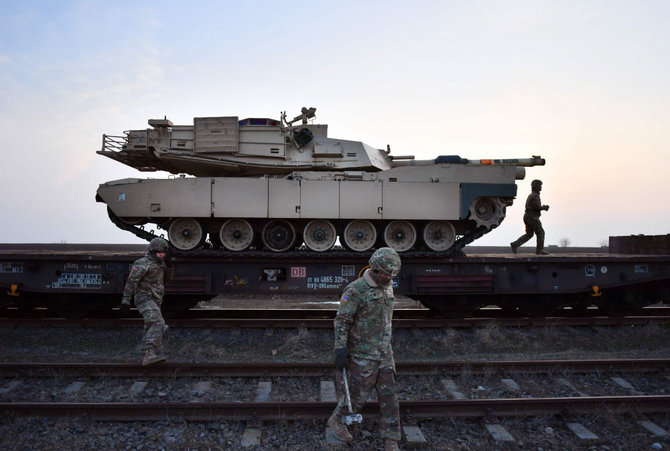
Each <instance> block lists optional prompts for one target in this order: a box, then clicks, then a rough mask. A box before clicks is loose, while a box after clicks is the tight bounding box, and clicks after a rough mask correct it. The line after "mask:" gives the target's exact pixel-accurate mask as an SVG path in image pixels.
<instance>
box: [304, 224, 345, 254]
mask: <svg viewBox="0 0 670 451" xmlns="http://www.w3.org/2000/svg"><path fill="white" fill-rule="evenodd" d="M302 238H303V240H304V241H305V245H306V246H307V247H308V248H310V249H311V250H313V251H316V252H324V251H327V250H328V249H330V248H331V247H333V246H334V245H335V241H337V231H336V230H335V226H334V225H333V224H332V223H331V222H330V221H326V220H325V219H315V220H314V221H310V222H309V223H308V224H307V225H306V226H305V230H303V232H302Z"/></svg>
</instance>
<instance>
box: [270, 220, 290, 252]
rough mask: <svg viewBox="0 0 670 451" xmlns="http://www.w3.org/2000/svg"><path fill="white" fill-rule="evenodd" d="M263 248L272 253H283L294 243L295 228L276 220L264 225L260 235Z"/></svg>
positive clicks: (285, 222) (288, 223) (286, 222)
mask: <svg viewBox="0 0 670 451" xmlns="http://www.w3.org/2000/svg"><path fill="white" fill-rule="evenodd" d="M261 238H262V239H263V244H264V245H265V247H267V248H268V249H270V250H271V251H274V252H284V251H286V250H288V249H290V248H291V247H293V243H295V238H296V235H295V228H294V227H293V225H292V224H291V223H290V222H288V221H284V220H282V219H276V220H274V221H270V222H268V223H267V224H265V227H263V233H262V234H261Z"/></svg>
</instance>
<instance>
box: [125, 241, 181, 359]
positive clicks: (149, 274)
mask: <svg viewBox="0 0 670 451" xmlns="http://www.w3.org/2000/svg"><path fill="white" fill-rule="evenodd" d="M171 277H172V268H170V269H168V268H167V266H166V265H165V263H164V262H163V261H162V260H161V259H160V258H158V257H157V256H156V255H155V252H149V253H147V254H145V255H144V257H142V258H140V259H138V260H135V262H134V263H133V265H132V267H131V270H130V275H129V276H128V281H127V282H126V286H125V288H124V289H123V299H122V301H121V303H122V304H126V305H129V304H130V302H131V299H133V295H134V299H135V306H136V307H137V311H138V312H139V313H140V314H141V315H142V317H143V318H144V338H143V340H142V346H141V348H140V349H141V351H142V353H143V355H144V356H145V357H146V356H147V355H158V354H161V353H162V340H163V331H164V328H165V321H164V320H163V315H162V314H161V304H162V303H163V294H164V293H165V285H164V284H165V282H166V281H167V280H169V279H171Z"/></svg>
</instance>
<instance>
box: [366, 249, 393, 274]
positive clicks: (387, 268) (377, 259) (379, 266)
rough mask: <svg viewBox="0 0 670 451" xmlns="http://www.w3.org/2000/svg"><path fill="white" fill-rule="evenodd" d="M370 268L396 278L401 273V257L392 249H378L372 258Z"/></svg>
mask: <svg viewBox="0 0 670 451" xmlns="http://www.w3.org/2000/svg"><path fill="white" fill-rule="evenodd" d="M369 263H370V268H372V270H373V271H374V270H377V271H380V272H382V273H384V274H386V275H387V276H391V277H395V276H397V275H398V273H399V272H400V256H399V255H398V253H397V252H396V251H395V250H393V249H391V248H390V247H382V248H379V249H377V250H376V251H375V252H374V253H373V254H372V256H371V257H370V261H369Z"/></svg>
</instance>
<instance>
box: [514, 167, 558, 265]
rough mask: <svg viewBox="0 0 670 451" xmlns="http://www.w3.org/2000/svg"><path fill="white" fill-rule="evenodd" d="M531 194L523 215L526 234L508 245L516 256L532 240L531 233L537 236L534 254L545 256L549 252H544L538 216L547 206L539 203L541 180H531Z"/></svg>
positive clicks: (542, 230)
mask: <svg viewBox="0 0 670 451" xmlns="http://www.w3.org/2000/svg"><path fill="white" fill-rule="evenodd" d="M530 187H531V190H532V191H531V193H530V194H529V195H528V199H526V213H524V215H523V223H524V224H526V233H525V234H523V235H521V236H520V237H519V239H517V240H516V241H513V242H511V243H509V245H510V246H512V252H514V253H515V254H516V251H517V249H518V248H519V246H521V245H522V244H523V243H525V242H526V241H528V240H530V239H531V238H533V233H535V234H536V235H537V247H536V249H535V253H536V254H539V255H547V254H548V253H549V252H547V251H545V250H544V229H543V228H542V222H540V214H541V212H542V210H545V211H548V210H549V205H542V201H540V191H542V180H533V181H532V182H531V183H530Z"/></svg>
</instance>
